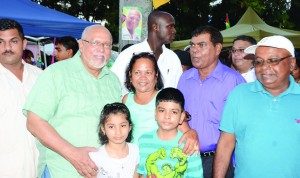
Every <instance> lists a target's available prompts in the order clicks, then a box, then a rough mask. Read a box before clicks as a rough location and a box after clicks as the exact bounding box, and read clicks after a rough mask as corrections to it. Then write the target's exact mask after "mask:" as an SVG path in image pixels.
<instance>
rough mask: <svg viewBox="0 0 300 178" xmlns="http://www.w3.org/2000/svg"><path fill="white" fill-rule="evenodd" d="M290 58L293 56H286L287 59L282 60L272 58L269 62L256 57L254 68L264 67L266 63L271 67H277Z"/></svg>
mask: <svg viewBox="0 0 300 178" xmlns="http://www.w3.org/2000/svg"><path fill="white" fill-rule="evenodd" d="M290 57H292V55H288V56H285V57H282V58H271V59H267V60H263V59H261V58H259V57H256V58H255V59H254V60H253V66H254V67H262V66H263V65H264V64H265V62H266V63H267V64H268V65H269V66H275V65H278V64H279V63H280V62H281V61H282V60H284V59H287V58H290Z"/></svg>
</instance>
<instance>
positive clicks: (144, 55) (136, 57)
mask: <svg viewBox="0 0 300 178" xmlns="http://www.w3.org/2000/svg"><path fill="white" fill-rule="evenodd" d="M141 58H146V59H149V60H150V61H151V62H152V64H153V66H154V71H155V73H156V74H157V82H156V85H155V88H156V89H158V90H160V89H162V88H163V87H164V84H163V79H162V75H161V73H160V70H159V68H158V65H157V61H156V59H155V56H154V55H153V53H150V52H141V53H138V54H135V53H134V54H133V56H132V58H131V60H130V63H129V64H128V67H127V69H126V73H125V75H126V79H125V86H126V88H127V89H128V91H132V92H133V93H135V88H134V86H133V85H132V83H131V82H130V78H131V72H132V69H133V65H134V64H135V63H136V61H137V60H139V59H141Z"/></svg>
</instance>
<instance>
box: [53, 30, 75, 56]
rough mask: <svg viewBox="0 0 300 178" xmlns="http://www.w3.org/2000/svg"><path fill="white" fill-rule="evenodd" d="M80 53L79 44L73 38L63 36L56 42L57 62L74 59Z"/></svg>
mask: <svg viewBox="0 0 300 178" xmlns="http://www.w3.org/2000/svg"><path fill="white" fill-rule="evenodd" d="M77 51H78V42H77V40H76V39H75V38H74V37H72V36H63V37H60V38H57V39H56V41H55V49H54V56H55V58H56V60H57V61H62V60H65V59H69V58H71V57H73V56H74V55H75V54H76V53H77Z"/></svg>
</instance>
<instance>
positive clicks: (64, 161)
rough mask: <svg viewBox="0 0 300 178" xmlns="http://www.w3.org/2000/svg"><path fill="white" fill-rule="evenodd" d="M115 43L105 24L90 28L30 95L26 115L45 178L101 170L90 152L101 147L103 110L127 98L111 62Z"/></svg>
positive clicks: (40, 171) (78, 175)
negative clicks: (76, 48) (99, 132)
mask: <svg viewBox="0 0 300 178" xmlns="http://www.w3.org/2000/svg"><path fill="white" fill-rule="evenodd" d="M111 46H112V36H111V34H110V32H109V31H108V30H107V29H106V28H105V27H103V26H100V25H92V26H89V27H87V28H86V29H85V30H84V31H83V33H82V37H81V40H80V41H79V51H78V52H77V53H76V54H75V56H74V57H72V58H70V59H69V60H65V61H61V62H59V63H55V64H53V65H51V66H50V67H48V68H47V69H46V70H45V71H44V73H43V75H41V76H40V77H39V78H38V80H37V82H36V84H35V86H34V87H33V89H32V91H31V93H30V94H29V96H28V98H27V101H26V104H25V106H24V108H23V113H24V115H26V116H27V128H28V130H29V131H30V132H31V133H32V134H33V135H34V136H35V137H36V138H37V139H38V140H39V142H38V143H37V145H38V148H39V151H40V157H39V167H38V168H39V177H41V175H42V174H43V175H48V176H50V177H52V178H66V177H72V178H77V177H81V176H84V177H93V176H95V175H96V174H97V172H98V168H97V167H96V165H95V164H94V162H93V161H92V160H91V159H90V158H89V156H88V153H89V152H91V151H97V149H96V147H99V142H98V137H97V125H98V122H99V117H100V113H101V110H102V108H103V106H104V105H105V104H107V103H112V102H120V101H121V96H122V94H121V85H120V82H119V80H118V78H117V76H116V75H115V74H114V73H112V72H111V71H110V70H109V69H108V68H107V67H106V66H105V65H106V63H107V62H108V60H109V58H110V54H111Z"/></svg>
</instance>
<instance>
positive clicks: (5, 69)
mask: <svg viewBox="0 0 300 178" xmlns="http://www.w3.org/2000/svg"><path fill="white" fill-rule="evenodd" d="M26 45H27V41H26V39H25V38H24V32H23V28H22V26H21V25H20V24H19V23H18V22H17V21H15V20H13V19H5V18H2V19H0V144H1V145H0V177H1V178H2V177H3V178H10V177H13V178H33V177H37V170H36V169H37V159H38V151H37V148H36V145H35V141H34V137H33V136H32V135H31V134H30V132H28V130H27V129H26V118H25V117H24V116H23V115H22V107H23V105H24V103H25V99H26V97H27V95H28V93H29V91H30V90H31V88H32V86H33V84H34V83H35V81H36V79H37V77H38V75H39V74H40V73H41V70H40V69H39V68H37V67H35V66H33V65H30V64H27V63H25V62H24V61H23V59H22V55H23V50H24V49H25V48H26Z"/></svg>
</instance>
